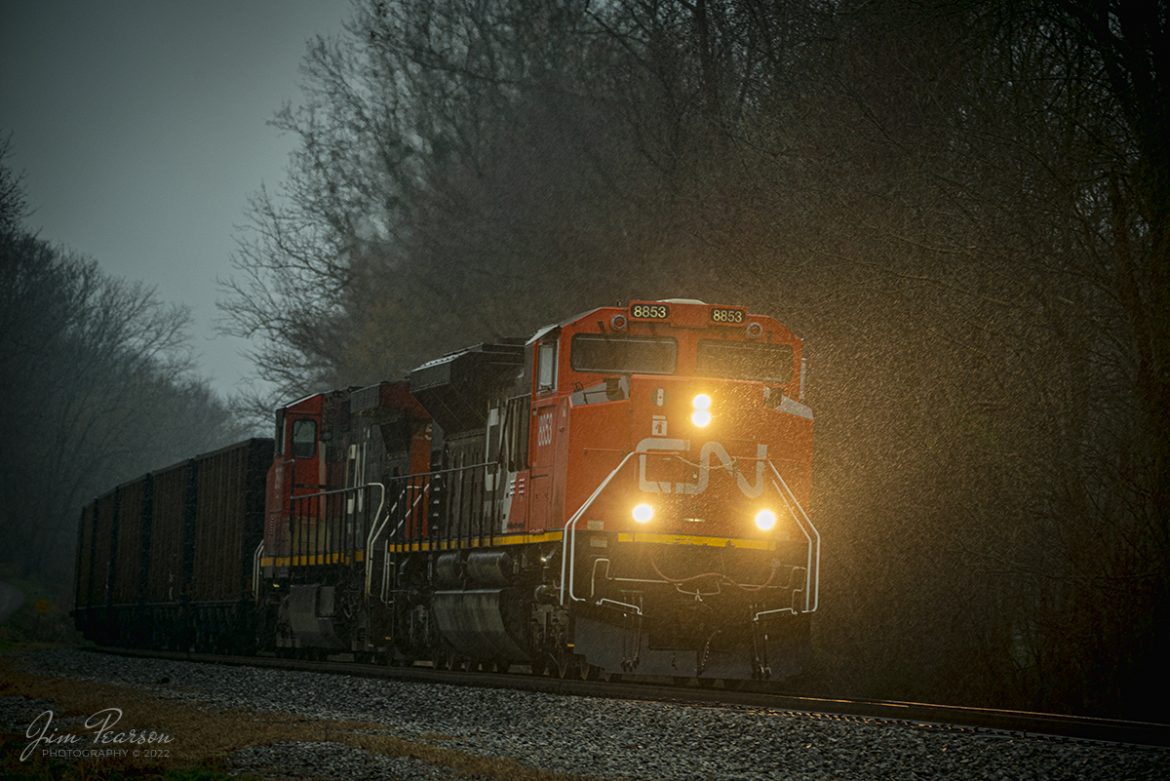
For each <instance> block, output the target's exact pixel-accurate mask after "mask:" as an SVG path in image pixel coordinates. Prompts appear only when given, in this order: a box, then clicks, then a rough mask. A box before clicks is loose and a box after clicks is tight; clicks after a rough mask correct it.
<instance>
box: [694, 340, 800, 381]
mask: <svg viewBox="0 0 1170 781" xmlns="http://www.w3.org/2000/svg"><path fill="white" fill-rule="evenodd" d="M697 368H698V372H699V374H701V375H703V376H706V377H728V378H731V379H735V380H769V381H772V382H788V381H789V380H790V379H792V347H791V345H787V344H755V343H749V342H713V341H702V342H699V355H698V365H697Z"/></svg>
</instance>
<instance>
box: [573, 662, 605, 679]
mask: <svg viewBox="0 0 1170 781" xmlns="http://www.w3.org/2000/svg"><path fill="white" fill-rule="evenodd" d="M577 674H578V675H579V676H580V677H581V680H583V681H596V680H599V679H600V678H601V668H600V667H598V666H597V665H595V664H589V662H581V664H580V665H578V667H577Z"/></svg>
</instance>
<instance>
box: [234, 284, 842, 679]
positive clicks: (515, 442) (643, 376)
mask: <svg viewBox="0 0 1170 781" xmlns="http://www.w3.org/2000/svg"><path fill="white" fill-rule="evenodd" d="M803 380H804V376H803V359H802V343H801V341H800V339H798V338H797V337H796V336H794V335H793V334H792V333H791V332H790V331H789V330H788V329H787V328H785V327H784V326H782V325H781V324H780V323H778V322H776V321H775V320H774V319H772V318H770V317H766V316H761V315H755V314H750V313H749V312H747V310H745V309H744V308H742V307H734V306H714V305H708V304H704V303H702V302H699V301H692V300H665V301H638V302H634V303H632V304H631V305H629V306H625V307H603V308H600V309H595V310H592V311H590V312H586V313H584V314H581V315H578V316H576V317H574V318H571V319H570V320H567V321H565V322H562V323H559V324H556V325H552V326H548V327H546V328H544V329H542V330H540V331H539V332H538V333H537V334H536V335H535V336H533V337H532V338H531V339H528V340H527V341H522V340H505V341H502V342H500V343H496V344H484V345H478V346H476V347H473V348H469V349H466V350H461V351H458V352H455V353H452V354H450V355H447V356H443V357H442V358H439V359H436V360H434V361H431V362H429V363H426V364H424V365H423V366H420V367H419V368H418V369H416V370H414V371H413V372H411V374H410V377H409V380H408V381H406V382H398V383H381V384H379V385H374V386H370V387H368V388H361V389H350V390H347V391H337V392H333V393H328V394H318V395H316V396H311V397H309V398H307V399H303V400H301V401H299V402H297V403H295V404H293V405H290V406H289V407H287V408H285V409H283V410H281V411H280V412H278V415H277V437H276V458H275V460H274V463H273V466H272V468H271V469H270V470H269V475H268V487H267V508H268V509H267V518H266V522H265V531H264V539H263V541H262V542H261V543H260V544H258V545H257V547H256V549H255V552H254V561H253V566H254V576H253V592H254V593H253V595H252V597H253V599H254V600H255V602H254V604H255V605H256V608H257V616H258V625H259V628H258V636H259V638H260V641H261V644H262V645H268V646H270V647H271V648H273V649H274V650H276V651H277V652H279V653H300V654H310V655H312V654H318V655H320V654H325V653H330V652H343V651H347V652H353V653H355V654H356V655H357V657H358V658H374V657H384V658H386V659H388V660H389V661H391V662H396V663H409V662H412V661H414V660H416V659H429V660H431V661H433V662H434V663H436V664H437V665H443V666H455V665H493V666H498V667H506V666H508V665H511V664H513V663H520V664H530V665H532V667H533V669H534V670H537V671H549V672H553V673H554V674H561V675H569V674H573V675H582V676H586V677H590V676H594V675H599V674H607V675H611V676H616V675H621V674H622V673H636V674H641V675H670V676H675V677H687V678H690V677H698V678H699V679H700V680H712V679H724V680H729V681H734V680H739V679H747V678H767V677H782V676H786V675H790V674H792V673H794V672H796V671H797V670H799V668H800V665H801V662H802V656H803V654H804V652H805V650H806V648H807V642H808V617H809V614H810V613H812V612H813V611H815V610H816V608H817V590H818V564H819V537H818V535H817V532H816V530H815V528H814V527H813V525H812V523H811V521H810V520H809V518H808V515H807V514H806V508H807V506H808V503H809V494H810V490H811V467H812V413H811V411H810V409H809V408H808V407H807V406H805V404H804V403H803V401H802V399H803V392H802V386H803Z"/></svg>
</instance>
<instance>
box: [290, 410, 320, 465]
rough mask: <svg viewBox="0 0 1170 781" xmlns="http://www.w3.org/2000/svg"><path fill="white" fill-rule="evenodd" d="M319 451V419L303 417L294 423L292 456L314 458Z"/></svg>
mask: <svg viewBox="0 0 1170 781" xmlns="http://www.w3.org/2000/svg"><path fill="white" fill-rule="evenodd" d="M316 452H317V421H315V420H308V419H307V418H301V419H300V420H294V421H293V424H292V457H293V458H312V457H313V455H314V454H315V453H316Z"/></svg>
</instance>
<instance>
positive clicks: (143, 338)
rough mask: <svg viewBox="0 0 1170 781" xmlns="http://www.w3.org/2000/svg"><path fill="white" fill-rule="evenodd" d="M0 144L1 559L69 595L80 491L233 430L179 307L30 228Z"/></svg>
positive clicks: (85, 494) (11, 569)
mask: <svg viewBox="0 0 1170 781" xmlns="http://www.w3.org/2000/svg"><path fill="white" fill-rule="evenodd" d="M7 148H8V145H7V142H3V143H0V377H2V378H3V388H4V402H5V405H6V408H7V410H8V414H7V415H6V416H5V423H4V431H5V435H4V447H3V448H0V529H3V532H4V546H3V550H2V551H0V566H3V567H4V569H5V571H7V572H8V573H10V574H11V575H15V576H16V577H18V578H27V579H29V580H32V581H35V582H37V583H39V584H41V585H43V586H44V587H45V588H47V589H49V590H50V591H51V592H52V593H55V594H56V595H58V596H59V597H60V601H61V603H62V604H68V602H69V600H70V598H71V588H72V582H73V562H74V558H73V556H74V546H75V543H76V538H77V520H78V515H79V513H80V511H81V506H82V504H83V503H85V502H87V501H89V500H91V499H92V498H93V497H95V496H97V495H98V494H100V493H105V492H106V491H108V490H110V489H112V488H113V487H114V486H115V485H117V484H118V483H120V482H122V481H124V480H127V479H129V478H131V477H136V476H138V475H140V474H142V473H144V472H147V471H149V470H151V469H156V468H158V467H160V466H165V465H167V464H169V463H173V462H175V461H179V460H181V459H183V458H186V457H188V456H189V455H191V454H193V453H196V452H199V451H202V450H208V449H211V448H216V447H220V446H222V445H224V444H226V443H227V442H229V441H231V439H232V438H233V437H234V436H237V435H238V427H236V426H235V425H234V423H233V420H234V417H233V415H232V414H231V413H230V411H229V410H228V409H227V408H226V406H225V405H224V403H223V402H222V401H220V400H219V399H217V398H216V397H215V396H214V394H213V393H212V392H211V390H210V389H209V388H208V386H207V384H206V383H205V382H204V381H202V380H200V379H199V378H198V377H197V376H196V375H195V373H194V371H193V369H192V357H191V355H190V353H189V350H188V343H187V339H186V332H185V329H186V326H187V314H186V311H185V310H183V309H181V308H178V307H174V306H168V305H166V304H164V303H162V302H161V301H159V300H158V298H157V297H156V296H155V294H154V293H153V291H152V290H151V289H149V288H148V287H146V286H145V285H143V284H142V283H134V282H127V281H124V280H120V279H115V278H112V277H110V276H108V275H106V274H104V273H103V272H102V271H101V270H100V269H99V268H98V265H97V263H96V262H95V261H94V260H91V259H88V258H85V257H83V256H81V255H78V254H76V253H74V252H73V251H71V250H69V249H66V248H63V247H60V246H55V245H53V244H52V243H50V242H49V241H48V240H46V239H43V238H41V237H39V236H36V235H34V234H31V233H29V232H28V231H27V230H26V229H25V228H24V227H23V226H22V222H23V219H24V217H25V203H24V196H23V191H22V188H21V182H20V180H19V177H17V176H16V175H15V174H14V173H13V171H12V170H11V169H10V168H8V167H7V166H6V164H5V163H6V161H5V159H4V158H5V157H6V152H7Z"/></svg>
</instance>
